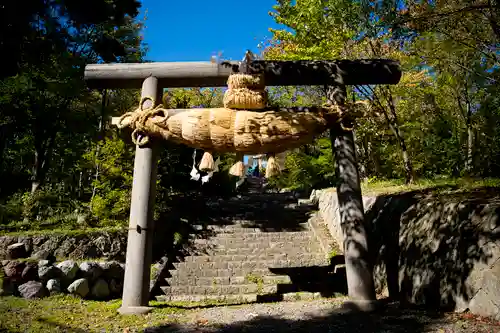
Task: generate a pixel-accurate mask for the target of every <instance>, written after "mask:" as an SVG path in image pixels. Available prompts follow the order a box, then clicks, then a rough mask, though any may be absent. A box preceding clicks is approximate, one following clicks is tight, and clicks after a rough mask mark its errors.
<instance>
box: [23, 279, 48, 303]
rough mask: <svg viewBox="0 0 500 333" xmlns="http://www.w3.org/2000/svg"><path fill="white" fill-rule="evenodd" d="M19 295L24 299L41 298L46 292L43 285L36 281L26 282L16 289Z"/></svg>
mask: <svg viewBox="0 0 500 333" xmlns="http://www.w3.org/2000/svg"><path fill="white" fill-rule="evenodd" d="M18 290H19V294H20V295H21V296H22V297H23V298H26V299H33V298H41V297H44V296H47V290H46V289H45V287H44V286H43V283H41V282H37V281H28V282H26V283H24V284H22V285H20V286H19V288H18Z"/></svg>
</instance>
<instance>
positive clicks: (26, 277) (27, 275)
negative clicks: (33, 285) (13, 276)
mask: <svg viewBox="0 0 500 333" xmlns="http://www.w3.org/2000/svg"><path fill="white" fill-rule="evenodd" d="M21 277H22V279H23V281H36V280H38V265H37V264H36V263H34V262H29V263H27V264H26V266H25V267H24V269H23V273H22V274H21Z"/></svg>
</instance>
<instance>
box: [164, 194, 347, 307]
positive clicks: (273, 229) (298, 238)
mask: <svg viewBox="0 0 500 333" xmlns="http://www.w3.org/2000/svg"><path fill="white" fill-rule="evenodd" d="M211 205H212V209H213V210H214V212H215V211H217V212H218V214H219V215H220V218H221V220H222V221H224V217H226V223H222V224H213V223H211V224H205V225H198V226H196V229H198V231H199V232H200V233H201V234H202V235H203V237H197V236H196V235H193V239H192V241H191V246H190V253H189V255H187V256H185V257H183V258H180V261H179V262H177V263H174V264H173V267H172V269H171V270H170V277H168V278H167V279H166V280H167V283H168V286H164V287H162V290H163V292H164V295H162V296H157V299H158V300H160V301H170V302H172V301H173V302H175V301H193V302H203V301H222V302H224V303H240V302H256V301H266V300H272V301H276V300H286V299H304V298H309V299H310V298H317V297H321V295H322V294H321V292H322V291H324V290H326V289H328V288H325V287H326V284H328V283H329V284H331V283H332V282H333V281H334V280H335V279H332V278H331V276H332V275H331V273H332V269H333V270H335V267H331V266H330V263H329V259H328V258H327V255H326V253H325V251H324V250H323V248H322V247H321V245H320V243H319V241H318V239H317V238H316V235H315V234H314V233H313V232H312V230H311V227H310V225H309V223H308V218H309V212H310V211H311V210H313V209H314V207H311V206H310V205H298V204H297V199H295V198H294V197H293V196H291V195H290V194H264V193H261V194H246V195H242V196H240V197H239V198H233V199H231V200H226V201H219V202H215V203H212V204H211ZM207 235H208V236H207ZM328 276H330V278H328ZM337 287H338V286H337ZM330 289H331V288H330ZM337 289H338V288H337Z"/></svg>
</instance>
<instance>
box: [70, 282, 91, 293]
mask: <svg viewBox="0 0 500 333" xmlns="http://www.w3.org/2000/svg"><path fill="white" fill-rule="evenodd" d="M89 291H90V290H89V281H88V280H87V279H85V278H83V279H78V280H75V281H73V283H72V284H70V285H69V287H68V292H69V293H70V294H73V295H78V296H81V297H85V296H87V295H88V293H89Z"/></svg>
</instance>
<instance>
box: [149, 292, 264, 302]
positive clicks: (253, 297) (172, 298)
mask: <svg viewBox="0 0 500 333" xmlns="http://www.w3.org/2000/svg"><path fill="white" fill-rule="evenodd" d="M257 299H258V295H257V294H247V295H161V296H156V300H157V301H159V302H183V303H185V302H194V303H202V302H217V303H222V304H243V303H255V302H257Z"/></svg>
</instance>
